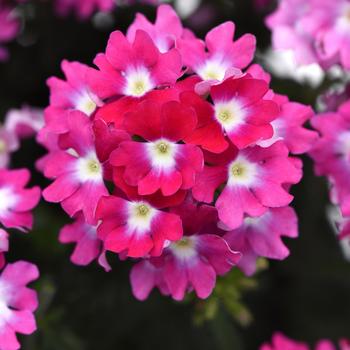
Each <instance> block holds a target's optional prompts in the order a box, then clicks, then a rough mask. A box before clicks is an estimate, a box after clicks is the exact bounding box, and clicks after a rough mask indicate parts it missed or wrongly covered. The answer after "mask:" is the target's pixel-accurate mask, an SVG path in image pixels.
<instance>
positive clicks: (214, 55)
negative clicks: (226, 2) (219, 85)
mask: <svg viewBox="0 0 350 350" xmlns="http://www.w3.org/2000/svg"><path fill="white" fill-rule="evenodd" d="M234 33H235V25H234V23H233V22H225V23H223V24H221V25H219V26H218V27H216V28H214V29H212V30H211V31H210V32H209V33H208V34H207V35H206V37H205V43H204V42H203V41H202V40H199V39H197V38H195V37H189V38H184V39H180V40H178V48H179V50H180V53H181V55H182V59H183V63H184V64H185V65H186V66H187V67H189V68H190V69H191V70H192V71H194V72H195V73H196V74H198V76H199V77H200V78H201V79H202V80H208V81H223V80H224V78H225V77H226V76H227V74H228V73H229V71H230V70H232V69H242V68H245V67H247V66H248V64H249V63H250V62H251V61H252V59H253V56H254V51H255V37H254V36H253V35H251V34H245V35H243V36H242V37H241V38H239V39H238V40H237V41H233V37H234Z"/></svg>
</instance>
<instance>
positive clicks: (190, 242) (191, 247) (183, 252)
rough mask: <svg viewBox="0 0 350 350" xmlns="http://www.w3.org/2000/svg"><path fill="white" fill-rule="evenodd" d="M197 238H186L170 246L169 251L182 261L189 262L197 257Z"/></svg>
mask: <svg viewBox="0 0 350 350" xmlns="http://www.w3.org/2000/svg"><path fill="white" fill-rule="evenodd" d="M196 244H197V241H196V237H195V236H184V237H183V238H182V239H180V240H179V241H177V242H173V243H171V244H170V246H169V249H170V250H171V252H172V253H173V254H174V255H175V256H176V258H177V259H179V260H181V261H189V260H191V259H193V258H194V257H195V256H197V250H196Z"/></svg>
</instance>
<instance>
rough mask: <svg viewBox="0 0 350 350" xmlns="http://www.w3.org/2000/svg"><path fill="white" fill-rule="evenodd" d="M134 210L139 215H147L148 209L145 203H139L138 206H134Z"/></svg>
mask: <svg viewBox="0 0 350 350" xmlns="http://www.w3.org/2000/svg"><path fill="white" fill-rule="evenodd" d="M136 211H137V214H138V215H139V216H147V214H148V213H149V211H150V210H149V207H148V206H147V205H145V204H140V205H139V206H137V207H136Z"/></svg>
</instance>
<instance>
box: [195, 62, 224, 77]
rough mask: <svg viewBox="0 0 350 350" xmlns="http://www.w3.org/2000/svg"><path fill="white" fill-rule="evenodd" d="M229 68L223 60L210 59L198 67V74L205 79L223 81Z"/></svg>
mask: <svg viewBox="0 0 350 350" xmlns="http://www.w3.org/2000/svg"><path fill="white" fill-rule="evenodd" d="M227 68H228V67H227V66H226V65H225V64H224V63H223V62H222V61H221V60H217V59H209V60H207V61H206V62H205V63H204V64H203V65H202V66H201V67H200V68H199V69H197V74H198V75H199V76H200V77H201V78H202V79H203V80H219V81H222V80H224V78H225V74H226V70H227Z"/></svg>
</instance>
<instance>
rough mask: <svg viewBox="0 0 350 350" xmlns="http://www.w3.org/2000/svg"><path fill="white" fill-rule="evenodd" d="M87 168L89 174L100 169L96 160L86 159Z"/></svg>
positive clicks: (95, 172)
mask: <svg viewBox="0 0 350 350" xmlns="http://www.w3.org/2000/svg"><path fill="white" fill-rule="evenodd" d="M87 168H88V171H89V173H91V174H97V173H99V172H100V170H101V166H100V164H99V163H98V161H97V160H90V161H88V163H87Z"/></svg>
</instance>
